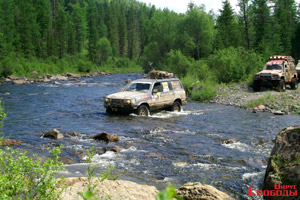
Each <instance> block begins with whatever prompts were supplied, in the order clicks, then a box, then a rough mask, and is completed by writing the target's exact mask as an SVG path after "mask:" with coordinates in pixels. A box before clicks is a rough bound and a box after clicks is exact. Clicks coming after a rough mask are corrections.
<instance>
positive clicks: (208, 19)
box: [0, 0, 300, 100]
mask: <svg viewBox="0 0 300 200" xmlns="http://www.w3.org/2000/svg"><path fill="white" fill-rule="evenodd" d="M239 7H240V11H239V13H235V12H234V10H233V9H232V7H231V5H230V3H229V1H228V0H225V1H224V2H223V6H222V8H221V9H220V14H219V15H218V16H216V15H215V14H214V13H213V12H207V11H206V10H205V8H203V7H199V6H196V5H194V4H193V3H190V4H189V8H188V11H187V12H186V13H185V14H178V13H175V12H172V11H170V10H167V9H164V10H159V9H156V8H155V7H154V6H152V7H150V6H147V5H146V4H144V3H140V2H137V1H135V0H113V1H110V0H21V1H19V0H0V74H1V76H8V75H10V74H17V75H29V74H30V73H31V72H32V71H37V72H38V73H39V74H43V73H63V72H67V71H68V72H82V73H86V72H90V71H94V70H96V69H98V70H101V71H105V70H111V71H113V72H132V71H141V68H140V67H139V66H142V67H143V69H144V70H145V71H149V70H150V69H151V68H155V69H164V70H170V71H173V72H175V73H177V74H178V76H179V77H180V78H182V79H183V80H184V85H185V86H186V89H188V90H189V93H190V94H192V96H194V97H195V99H198V100H208V99H209V98H211V97H212V96H214V95H215V93H216V91H215V90H214V89H211V88H213V86H215V85H216V84H218V83H230V82H240V81H249V82H251V79H252V75H253V74H254V73H255V72H257V71H258V70H259V68H261V67H262V66H263V63H264V62H265V61H266V60H267V59H268V57H269V56H271V55H275V54H283V55H292V56H293V57H294V58H295V59H296V60H298V59H300V53H299V52H300V11H299V7H297V6H296V4H295V1H294V0H273V1H272V3H268V1H267V0H251V1H249V0H239ZM197 80H200V82H199V83H196V84H194V87H191V84H192V83H195V82H197ZM199 88H200V89H203V91H202V93H206V94H198V93H199ZM205 88H206V89H205ZM205 91H207V92H205Z"/></svg>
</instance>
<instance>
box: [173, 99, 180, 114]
mask: <svg viewBox="0 0 300 200" xmlns="http://www.w3.org/2000/svg"><path fill="white" fill-rule="evenodd" d="M171 111H175V112H180V111H181V104H180V103H179V102H178V101H174V103H173V105H172V106H171Z"/></svg>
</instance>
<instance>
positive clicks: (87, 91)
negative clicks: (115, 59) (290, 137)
mask: <svg viewBox="0 0 300 200" xmlns="http://www.w3.org/2000/svg"><path fill="white" fill-rule="evenodd" d="M141 76H142V75H141V74H116V75H111V76H100V77H95V78H86V79H84V78H83V79H82V80H81V81H80V82H69V81H65V82H63V81H62V82H60V83H61V84H59V85H54V84H42V83H40V84H29V85H21V86H15V85H11V84H9V83H5V84H2V85H1V86H0V87H1V89H0V97H1V98H2V101H3V103H4V110H5V112H6V113H7V119H6V120H5V127H4V133H5V135H6V136H9V137H10V138H13V139H18V140H22V141H23V142H24V143H23V144H22V145H21V146H20V147H19V148H22V149H26V150H28V151H29V153H30V154H31V153H38V154H39V156H41V157H44V156H47V154H48V151H49V150H50V149H51V148H52V147H53V146H59V145H61V144H63V145H64V148H63V152H62V157H64V158H65V160H68V162H69V163H73V164H68V165H66V171H64V172H61V174H63V175H64V176H84V175H85V170H86V164H84V162H85V159H84V158H85V154H86V152H87V150H88V149H90V148H91V146H92V145H95V146H96V148H97V151H98V153H97V155H96V156H95V157H94V158H93V162H94V163H97V165H98V166H99V169H100V170H103V169H104V168H105V166H106V165H107V164H114V165H115V166H116V168H117V170H119V169H120V170H121V169H125V172H124V173H123V175H122V178H123V179H127V180H133V181H136V182H139V183H146V184H150V185H155V186H157V187H158V189H164V188H165V186H166V184H167V183H172V184H175V185H176V186H177V187H178V186H180V185H182V184H184V183H186V182H196V181H197V182H203V181H205V182H206V183H208V184H211V185H214V186H216V187H217V188H219V189H221V190H223V191H225V192H227V193H228V194H230V195H233V196H235V197H236V198H237V199H250V198H249V197H248V195H247V194H248V187H252V186H256V187H259V186H260V185H261V184H262V179H263V175H264V171H265V168H266V165H267V159H268V156H269V154H270V151H271V149H272V147H273V143H272V139H273V138H274V137H275V136H276V135H277V133H278V132H279V131H280V130H281V129H282V128H284V127H286V126H292V125H298V122H299V120H300V117H299V116H291V115H288V116H273V115H271V114H269V113H251V112H249V111H247V110H244V109H239V108H234V107H228V106H222V105H216V104H202V103H195V102H189V103H188V104H187V105H186V106H185V107H184V108H183V109H184V111H182V112H179V113H174V112H166V111H163V112H158V113H153V114H151V116H150V117H139V116H136V115H134V114H132V115H125V116H124V115H108V114H106V112H105V109H104V107H103V100H104V97H105V96H106V95H108V94H110V93H113V92H117V91H120V90H121V89H122V88H123V87H124V85H125V80H126V79H128V78H130V79H136V78H138V77H141ZM53 128H56V129H58V130H59V131H61V132H62V133H67V132H73V131H76V132H80V133H82V135H81V137H65V138H64V139H62V140H58V141H54V140H50V139H45V138H41V136H40V135H41V133H43V132H45V131H47V130H51V129H53ZM100 132H107V133H110V134H117V135H119V136H120V142H118V143H109V144H106V143H103V142H98V141H94V140H92V139H90V137H91V136H93V135H95V134H97V133H100ZM224 140H230V141H231V142H230V143H228V144H226V143H224ZM114 146H119V147H120V148H121V149H122V150H121V152H120V153H118V154H117V153H114V152H111V151H106V152H105V149H106V148H109V147H114Z"/></svg>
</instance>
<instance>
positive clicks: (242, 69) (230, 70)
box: [208, 47, 263, 83]
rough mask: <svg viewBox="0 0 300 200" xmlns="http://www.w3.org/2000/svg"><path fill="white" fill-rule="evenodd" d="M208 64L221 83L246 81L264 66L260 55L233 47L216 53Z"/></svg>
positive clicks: (209, 59)
mask: <svg viewBox="0 0 300 200" xmlns="http://www.w3.org/2000/svg"><path fill="white" fill-rule="evenodd" d="M208 64H209V66H210V67H211V69H213V71H214V74H215V76H216V79H217V81H218V82H219V83H222V82H223V83H230V82H241V81H245V80H247V78H248V76H249V74H253V73H254V72H257V71H258V70H259V68H260V67H261V66H263V62H262V57H261V56H260V55H258V54H256V53H255V52H253V51H247V50H245V49H244V48H233V47H229V48H226V49H222V50H219V51H217V52H215V54H213V55H211V56H210V57H209V58H208Z"/></svg>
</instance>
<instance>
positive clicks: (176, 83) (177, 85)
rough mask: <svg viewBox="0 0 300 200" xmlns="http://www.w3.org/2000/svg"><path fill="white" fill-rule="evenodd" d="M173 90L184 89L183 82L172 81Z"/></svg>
mask: <svg viewBox="0 0 300 200" xmlns="http://www.w3.org/2000/svg"><path fill="white" fill-rule="evenodd" d="M171 84H172V88H173V90H178V89H182V87H181V84H180V82H179V81H171Z"/></svg>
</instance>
